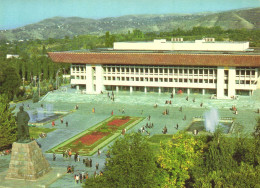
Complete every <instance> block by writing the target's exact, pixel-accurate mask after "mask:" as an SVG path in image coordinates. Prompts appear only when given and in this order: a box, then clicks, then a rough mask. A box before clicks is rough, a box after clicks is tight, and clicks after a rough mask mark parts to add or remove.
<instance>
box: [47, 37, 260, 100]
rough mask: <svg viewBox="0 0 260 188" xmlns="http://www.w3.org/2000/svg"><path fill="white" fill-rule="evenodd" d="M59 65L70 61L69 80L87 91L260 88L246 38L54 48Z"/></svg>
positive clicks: (257, 63)
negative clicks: (66, 49) (70, 49)
mask: <svg viewBox="0 0 260 188" xmlns="http://www.w3.org/2000/svg"><path fill="white" fill-rule="evenodd" d="M49 56H50V58H51V59H52V60H53V61H54V62H57V63H71V84H72V85H81V86H84V88H85V89H86V93H100V92H101V91H104V90H114V91H119V90H129V92H133V91H142V92H151V91H153V92H159V93H160V92H174V93H175V92H177V91H179V90H182V91H183V92H185V93H188V94H189V93H201V94H205V93H207V94H216V96H217V97H218V98H225V97H232V96H234V95H237V94H248V95H251V94H252V92H253V91H254V90H256V89H257V88H260V86H259V83H260V76H259V72H260V71H259V70H260V69H259V68H260V54H259V53H256V52H252V51H251V50H250V49H249V43H248V42H215V40H214V39H212V38H207V39H203V40H200V41H195V42H183V41H182V39H174V40H172V41H169V42H167V41H166V40H155V41H154V42H116V43H114V48H113V49H112V50H111V49H110V50H96V51H88V52H50V53H49Z"/></svg>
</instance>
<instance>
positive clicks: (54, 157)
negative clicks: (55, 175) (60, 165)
mask: <svg viewBox="0 0 260 188" xmlns="http://www.w3.org/2000/svg"><path fill="white" fill-rule="evenodd" d="M52 158H53V161H55V160H56V154H55V153H53V156H52Z"/></svg>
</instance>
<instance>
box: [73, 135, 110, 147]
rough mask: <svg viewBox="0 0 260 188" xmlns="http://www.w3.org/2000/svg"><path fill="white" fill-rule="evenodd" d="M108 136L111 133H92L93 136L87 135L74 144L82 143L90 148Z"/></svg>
mask: <svg viewBox="0 0 260 188" xmlns="http://www.w3.org/2000/svg"><path fill="white" fill-rule="evenodd" d="M108 134H109V133H102V132H92V133H91V134H87V135H84V136H82V137H80V138H79V139H77V140H76V141H75V142H74V143H73V144H78V142H82V143H83V144H85V145H87V146H90V145H92V144H94V143H95V142H96V141H98V140H99V139H101V138H103V137H104V136H106V135H108Z"/></svg>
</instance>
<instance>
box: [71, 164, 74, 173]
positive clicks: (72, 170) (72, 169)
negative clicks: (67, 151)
mask: <svg viewBox="0 0 260 188" xmlns="http://www.w3.org/2000/svg"><path fill="white" fill-rule="evenodd" d="M71 172H72V173H74V166H73V165H72V166H71Z"/></svg>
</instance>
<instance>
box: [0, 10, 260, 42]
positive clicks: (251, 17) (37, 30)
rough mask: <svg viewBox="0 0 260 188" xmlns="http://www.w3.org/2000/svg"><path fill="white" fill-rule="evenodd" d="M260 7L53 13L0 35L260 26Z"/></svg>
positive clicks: (53, 35) (51, 35)
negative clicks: (94, 16) (111, 13)
mask: <svg viewBox="0 0 260 188" xmlns="http://www.w3.org/2000/svg"><path fill="white" fill-rule="evenodd" d="M259 17H260V8H252V9H242V10H232V11H225V12H218V13H208V12H206V13H198V14H161V15H128V16H121V17H109V18H103V19H88V18H80V17H68V18H64V17H54V18H50V19H45V20H43V21H40V22H38V23H35V24H30V25H26V26H24V27H20V28H17V29H12V30H7V31H3V30H2V31H0V39H7V40H21V39H23V40H24V39H47V38H64V36H66V35H67V36H74V35H85V34H95V35H100V34H104V33H105V32H106V31H110V32H111V33H126V32H128V31H129V30H130V31H132V30H133V29H140V30H142V31H143V32H151V31H155V32H159V31H171V30H173V29H177V28H182V29H186V30H188V29H191V28H192V27H194V26H205V27H212V26H221V27H222V28H224V29H239V28H246V29H259V28H260V22H259V20H260V19H259Z"/></svg>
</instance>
